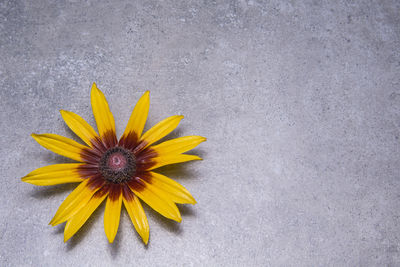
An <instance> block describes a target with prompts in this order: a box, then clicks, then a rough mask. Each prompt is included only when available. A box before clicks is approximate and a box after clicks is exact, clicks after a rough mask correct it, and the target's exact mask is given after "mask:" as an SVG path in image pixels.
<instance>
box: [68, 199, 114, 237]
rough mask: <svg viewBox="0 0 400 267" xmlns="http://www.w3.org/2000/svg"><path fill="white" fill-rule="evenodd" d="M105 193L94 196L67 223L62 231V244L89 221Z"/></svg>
mask: <svg viewBox="0 0 400 267" xmlns="http://www.w3.org/2000/svg"><path fill="white" fill-rule="evenodd" d="M106 196H107V193H106V194H104V193H102V194H98V192H97V193H96V194H94V196H93V197H92V198H91V199H90V200H89V202H88V203H87V204H86V206H85V207H84V208H82V209H81V210H80V211H78V212H77V213H76V214H75V215H74V216H73V217H72V218H70V219H69V220H68V221H67V224H66V225H65V229H64V242H67V240H68V239H70V238H71V237H72V236H73V235H74V234H75V233H76V232H77V231H78V230H79V229H80V228H81V227H82V225H83V224H84V223H85V222H86V221H87V220H88V219H89V217H90V215H92V213H93V212H94V211H95V210H96V209H97V207H98V206H99V205H100V204H101V203H102V202H103V200H104V199H105V198H106Z"/></svg>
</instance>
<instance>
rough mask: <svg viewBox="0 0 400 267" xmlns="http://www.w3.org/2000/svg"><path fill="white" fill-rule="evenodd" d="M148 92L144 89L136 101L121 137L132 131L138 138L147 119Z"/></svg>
mask: <svg viewBox="0 0 400 267" xmlns="http://www.w3.org/2000/svg"><path fill="white" fill-rule="evenodd" d="M149 94H150V92H149V91H146V92H145V93H144V94H143V96H142V97H141V98H140V99H139V101H138V102H137V103H136V106H135V108H134V109H133V111H132V114H131V117H130V118H129V121H128V125H127V126H126V129H125V132H124V134H123V135H122V138H124V137H127V136H129V135H130V134H132V133H134V134H135V135H136V137H137V138H138V139H139V138H140V136H141V135H142V132H143V128H144V125H145V123H146V120H147V114H148V113H149V107H150V97H149Z"/></svg>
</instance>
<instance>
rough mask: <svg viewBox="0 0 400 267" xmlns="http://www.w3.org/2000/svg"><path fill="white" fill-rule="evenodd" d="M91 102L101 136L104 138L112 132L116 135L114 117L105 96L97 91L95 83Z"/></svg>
mask: <svg viewBox="0 0 400 267" xmlns="http://www.w3.org/2000/svg"><path fill="white" fill-rule="evenodd" d="M90 97H91V101H92V109H93V115H94V118H95V120H96V123H97V129H98V130H99V133H100V136H101V137H104V136H105V135H106V134H107V133H109V132H112V133H114V135H115V122H114V117H113V115H112V113H111V111H110V108H109V106H108V103H107V100H106V98H105V96H104V94H103V93H102V92H101V91H100V90H99V89H97V86H96V84H95V83H93V86H92V92H91V96H90Z"/></svg>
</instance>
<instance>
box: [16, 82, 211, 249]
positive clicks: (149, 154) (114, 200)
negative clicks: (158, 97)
mask: <svg viewBox="0 0 400 267" xmlns="http://www.w3.org/2000/svg"><path fill="white" fill-rule="evenodd" d="M91 102H92V109H93V114H94V118H95V120H96V123H97V129H98V133H97V132H96V131H95V130H94V129H93V128H92V127H91V126H90V125H89V124H88V123H87V122H86V121H85V120H84V119H82V118H81V117H80V116H79V115H77V114H75V113H72V112H70V111H65V110H61V111H60V112H61V115H62V117H63V119H64V121H65V122H66V124H67V125H68V127H69V128H70V129H71V130H72V131H73V132H74V133H75V134H76V135H77V136H79V137H80V138H81V139H82V141H83V142H85V143H86V145H82V144H80V143H77V142H75V141H73V140H71V139H68V138H66V137H63V136H59V135H56V134H32V137H33V138H34V139H35V140H36V141H37V142H38V143H39V144H41V145H42V146H43V147H45V148H47V149H49V150H51V151H53V152H55V153H57V154H60V155H62V156H65V157H68V158H71V159H73V160H76V161H78V162H79V163H66V164H55V165H50V166H46V167H42V168H39V169H36V170H34V171H32V172H31V173H29V174H28V175H26V176H25V177H23V178H22V181H24V182H27V183H31V184H34V185H40V186H45V185H55V184H63V183H75V182H79V183H80V184H79V185H78V186H77V187H76V189H75V190H74V191H72V193H71V194H70V195H69V196H68V197H67V198H66V199H65V200H64V202H63V203H62V204H61V206H60V207H59V209H58V210H57V212H56V214H55V215H54V218H53V219H52V220H51V222H50V224H51V225H53V226H54V225H57V224H60V223H63V222H67V223H66V225H65V230H64V242H66V241H67V240H68V239H69V238H71V237H72V236H73V235H74V234H75V233H76V232H77V231H78V230H79V229H80V228H81V226H82V225H83V224H84V223H85V222H86V221H87V219H88V218H89V217H90V215H91V214H92V213H93V212H94V211H95V210H96V208H97V207H98V206H99V205H100V204H101V203H102V202H103V201H104V200H105V199H106V207H105V212H104V230H105V233H106V236H107V238H108V240H109V242H111V243H112V242H113V241H114V238H115V236H116V234H117V230H118V226H119V220H120V213H121V207H122V203H123V204H124V206H125V208H126V210H127V212H128V214H129V217H130V218H131V220H132V223H133V225H134V227H135V229H136V231H137V232H138V233H139V235H140V236H141V237H142V239H143V242H144V243H146V244H147V242H148V239H149V225H148V222H147V218H146V215H145V213H144V211H143V208H142V205H141V202H140V201H139V199H141V200H142V201H144V202H145V203H146V204H148V205H149V206H150V207H151V208H153V209H154V210H155V211H157V212H159V213H160V214H162V215H163V216H165V217H167V218H169V219H172V220H175V221H177V222H180V221H181V220H182V219H181V215H180V213H179V210H178V208H177V206H176V205H175V203H182V204H183V203H188V204H195V203H196V201H195V200H194V198H193V197H192V195H191V194H190V193H189V192H188V191H187V190H186V189H185V188H184V187H183V186H182V185H180V184H179V183H177V182H175V181H173V180H172V179H170V178H168V177H166V176H164V175H161V174H159V173H156V172H154V171H153V170H154V169H156V168H158V167H161V166H165V165H168V164H174V163H180V162H186V161H191V160H200V159H201V158H200V157H198V156H195V155H188V154H183V153H184V152H186V151H189V150H191V149H193V148H194V147H196V146H197V145H198V144H200V143H201V142H203V141H205V140H206V138H204V137H201V136H185V137H180V138H176V139H172V140H169V141H165V142H163V143H160V144H157V145H153V144H154V143H155V142H157V141H158V140H160V139H161V138H163V137H165V136H166V135H167V134H169V133H170V132H172V131H173V130H174V129H175V128H176V127H177V126H178V124H179V122H180V120H181V119H182V118H183V116H171V117H169V118H166V119H164V120H163V121H161V122H159V123H158V124H156V125H155V126H153V127H152V128H151V129H150V130H148V131H147V132H146V133H144V134H142V132H143V128H144V125H145V123H146V119H147V114H148V111H149V106H150V99H149V92H148V91H147V92H145V93H144V94H143V96H142V97H141V98H140V99H139V101H138V103H137V104H136V106H135V108H134V109H133V112H132V115H131V117H130V119H129V122H128V125H127V127H126V129H125V131H124V133H123V134H122V137H121V138H120V139H119V140H117V137H116V132H115V123H114V117H113V115H112V113H111V112H110V109H109V106H108V103H107V100H106V98H105V97H104V95H103V93H102V92H101V91H100V90H99V89H97V86H96V84H93V86H92V91H91Z"/></svg>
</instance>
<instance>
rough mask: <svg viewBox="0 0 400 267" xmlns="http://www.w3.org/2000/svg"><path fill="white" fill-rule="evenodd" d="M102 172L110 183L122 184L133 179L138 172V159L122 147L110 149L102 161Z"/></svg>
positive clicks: (100, 165) (100, 167)
mask: <svg viewBox="0 0 400 267" xmlns="http://www.w3.org/2000/svg"><path fill="white" fill-rule="evenodd" d="M99 169H100V172H101V174H102V176H103V178H104V179H105V180H107V181H109V182H112V183H116V184H120V183H123V182H126V181H128V180H130V179H131V178H132V176H133V175H134V174H135V172H136V158H135V156H134V155H133V153H132V152H131V151H130V150H127V149H125V148H122V147H119V146H117V147H113V148H110V149H108V150H107V151H106V152H105V153H104V154H103V156H102V157H101V159H100V164H99Z"/></svg>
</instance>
